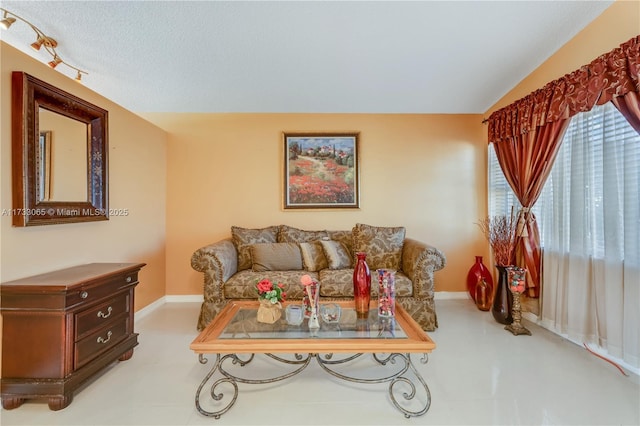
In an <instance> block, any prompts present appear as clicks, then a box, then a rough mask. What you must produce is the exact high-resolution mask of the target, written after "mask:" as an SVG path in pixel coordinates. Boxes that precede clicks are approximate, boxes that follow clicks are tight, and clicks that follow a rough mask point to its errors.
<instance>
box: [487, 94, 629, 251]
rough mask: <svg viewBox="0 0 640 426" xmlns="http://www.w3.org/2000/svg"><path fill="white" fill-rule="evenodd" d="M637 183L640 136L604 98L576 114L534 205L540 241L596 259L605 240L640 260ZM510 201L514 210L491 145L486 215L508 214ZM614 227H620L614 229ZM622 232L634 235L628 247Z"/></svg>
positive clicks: (548, 246)
mask: <svg viewBox="0 0 640 426" xmlns="http://www.w3.org/2000/svg"><path fill="white" fill-rule="evenodd" d="M639 184H640V135H638V133H637V132H636V131H635V130H634V129H633V128H632V127H631V126H630V125H629V123H628V122H627V120H626V119H625V118H624V117H623V116H622V114H620V113H619V112H618V110H617V109H616V108H615V106H613V104H611V103H607V104H605V105H602V106H596V107H594V108H593V109H592V110H591V111H589V112H586V113H580V114H578V115H576V116H574V117H573V118H572V119H571V122H570V124H569V127H568V129H567V131H566V132H565V135H564V138H563V141H562V145H561V146H560V150H559V152H558V155H557V157H556V161H555V163H554V165H553V168H552V170H551V174H550V175H549V178H548V179H547V182H546V183H545V186H544V188H543V190H542V193H541V194H540V198H539V199H538V201H537V202H536V204H535V205H534V207H533V212H534V214H535V215H536V218H537V221H538V226H539V227H540V238H541V245H542V246H543V247H545V248H548V249H552V250H554V249H558V250H570V251H571V252H573V253H581V254H584V255H587V256H594V257H596V258H604V256H605V251H606V248H605V247H606V246H607V244H608V245H609V246H610V247H609V249H608V250H609V251H611V250H614V248H613V247H612V245H617V247H616V248H615V250H616V251H624V252H627V253H626V256H625V257H626V258H627V259H628V260H629V261H632V259H633V261H635V262H637V263H640V259H639V257H640V256H639V255H638V241H637V239H638V237H637V236H638V235H639V233H640V229H639V228H638V222H639V221H640V200H639V198H640V197H638V191H639V187H640V185H639ZM511 206H514V210H516V211H517V209H519V208H520V203H519V202H518V199H517V198H516V197H515V195H514V193H513V191H512V190H511V187H510V186H509V184H508V183H507V181H506V179H505V178H504V175H503V173H502V170H501V169H500V165H499V164H498V160H497V158H496V154H495V151H494V150H493V144H490V145H489V214H490V215H492V216H493V215H498V214H506V215H508V214H509V213H510V212H511ZM614 228H619V229H617V232H613V231H614ZM583 233H584V234H586V235H584V236H585V237H586V238H584V239H583V238H582V236H583V235H582V234H583ZM616 233H618V234H619V235H617V236H615V234H616ZM625 235H626V236H627V237H628V238H627V239H632V238H631V236H632V235H636V241H635V242H633V241H627V243H626V249H625V247H624V246H625V242H624V240H625ZM578 239H579V240H581V241H582V242H580V243H579V242H578V241H577V240H578ZM623 249H624V250H623Z"/></svg>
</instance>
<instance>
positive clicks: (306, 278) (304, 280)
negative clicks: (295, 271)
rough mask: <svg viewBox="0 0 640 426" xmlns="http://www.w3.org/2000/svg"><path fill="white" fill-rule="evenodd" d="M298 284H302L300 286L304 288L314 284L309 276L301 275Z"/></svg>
mask: <svg viewBox="0 0 640 426" xmlns="http://www.w3.org/2000/svg"><path fill="white" fill-rule="evenodd" d="M300 283H302V285H303V286H305V287H306V286H308V285H311V284H313V283H315V280H314V279H313V278H311V276H310V275H303V276H301V277H300Z"/></svg>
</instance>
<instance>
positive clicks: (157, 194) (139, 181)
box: [0, 42, 167, 309]
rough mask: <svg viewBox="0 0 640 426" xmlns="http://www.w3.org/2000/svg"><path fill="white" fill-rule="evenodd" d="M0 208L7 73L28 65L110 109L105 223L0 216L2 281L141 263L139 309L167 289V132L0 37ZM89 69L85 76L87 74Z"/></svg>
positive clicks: (6, 195) (7, 192)
mask: <svg viewBox="0 0 640 426" xmlns="http://www.w3.org/2000/svg"><path fill="white" fill-rule="evenodd" d="M0 58H1V61H0V62H1V64H0V66H1V71H0V95H1V102H2V104H1V112H0V143H1V147H0V165H1V167H0V209H11V207H12V206H11V72H12V71H14V70H15V71H25V72H27V73H29V74H31V75H33V76H34V77H37V78H39V79H41V80H43V81H46V82H48V83H51V84H53V85H55V86H57V87H60V88H61V89H63V90H65V91H67V92H70V93H72V94H74V95H76V96H78V97H80V98H83V99H86V100H87V101H89V102H92V103H94V104H96V105H98V106H100V107H102V108H105V109H106V110H108V111H109V207H110V208H115V209H125V208H126V209H128V210H129V215H128V216H112V217H111V218H110V220H108V221H104V222H89V223H77V224H63V225H48V226H32V227H26V228H16V227H12V226H11V217H10V216H9V215H2V216H1V217H0V266H1V268H0V280H1V281H3V282H4V281H10V280H12V279H16V278H22V277H26V276H30V275H34V274H38V273H42V272H48V271H52V270H56V269H60V268H64V267H68V266H73V265H77V264H83V263H90V262H144V263H147V266H146V267H145V268H144V269H143V270H142V272H141V274H140V285H139V286H138V287H137V290H136V309H140V308H142V307H144V306H146V305H148V304H149V303H151V302H153V301H155V300H157V299H159V298H161V297H162V296H164V294H165V203H166V148H167V135H166V133H165V132H164V131H163V130H162V129H159V128H158V127H156V126H154V125H153V124H151V123H149V122H147V121H145V120H144V119H142V118H141V117H139V116H138V115H135V114H133V113H132V112H130V111H127V110H125V109H124V108H122V107H120V106H118V105H117V104H115V103H114V102H111V101H109V100H108V99H106V98H104V97H103V96H100V95H98V94H96V93H95V92H93V91H91V90H89V89H88V88H86V87H85V86H83V85H81V84H78V83H76V82H75V81H73V80H72V79H70V78H68V77H66V76H64V75H62V74H61V73H59V72H57V71H54V70H52V69H50V68H49V67H48V66H46V64H44V63H41V62H39V61H36V60H35V59H33V58H31V57H29V56H28V55H25V54H23V53H22V52H20V51H18V50H17V49H15V48H13V47H11V46H9V45H7V44H5V43H4V42H0ZM90 78H91V76H90V75H89V76H87V77H86V79H90Z"/></svg>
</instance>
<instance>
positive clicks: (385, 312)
mask: <svg viewBox="0 0 640 426" xmlns="http://www.w3.org/2000/svg"><path fill="white" fill-rule="evenodd" d="M395 315H396V271H394V270H393V269H378V316H379V317H394V316H395Z"/></svg>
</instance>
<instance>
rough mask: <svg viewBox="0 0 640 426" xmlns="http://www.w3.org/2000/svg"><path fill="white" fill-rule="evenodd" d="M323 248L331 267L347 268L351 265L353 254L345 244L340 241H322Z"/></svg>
mask: <svg viewBox="0 0 640 426" xmlns="http://www.w3.org/2000/svg"><path fill="white" fill-rule="evenodd" d="M320 244H322V250H323V251H324V255H325V257H326V258H327V263H328V264H329V269H346V268H350V267H351V255H350V254H349V251H348V250H347V248H346V247H345V246H344V244H342V243H340V242H338V241H332V240H329V241H324V240H323V241H320Z"/></svg>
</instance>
